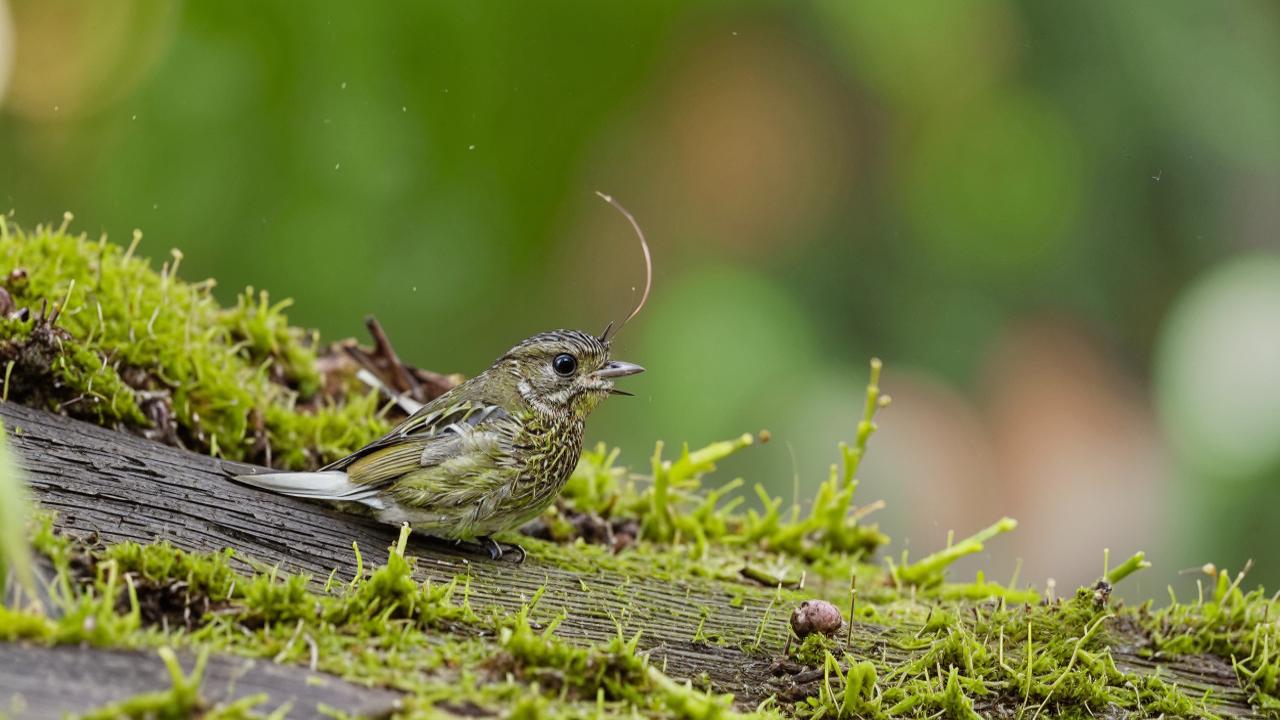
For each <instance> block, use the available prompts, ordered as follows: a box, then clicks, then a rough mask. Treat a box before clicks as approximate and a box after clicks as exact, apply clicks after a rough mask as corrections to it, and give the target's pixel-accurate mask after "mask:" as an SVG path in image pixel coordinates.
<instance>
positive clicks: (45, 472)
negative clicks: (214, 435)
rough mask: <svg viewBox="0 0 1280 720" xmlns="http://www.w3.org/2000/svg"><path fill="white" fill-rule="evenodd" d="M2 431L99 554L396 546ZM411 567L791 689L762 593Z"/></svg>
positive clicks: (1119, 654)
mask: <svg viewBox="0 0 1280 720" xmlns="http://www.w3.org/2000/svg"><path fill="white" fill-rule="evenodd" d="M0 419H2V420H3V422H4V424H5V426H6V427H7V428H8V429H9V431H10V437H11V443H12V445H13V447H14V448H15V449H16V450H17V454H18V456H19V460H20V462H21V464H22V466H23V467H24V469H25V470H26V477H27V480H28V482H29V483H30V484H31V486H32V488H33V491H34V494H35V496H36V498H37V499H38V501H39V502H40V504H41V505H42V506H43V507H45V508H47V509H50V510H55V511H57V513H58V516H57V521H56V525H57V527H58V528H60V529H61V530H63V531H66V532H68V533H72V534H81V535H88V534H90V533H96V534H97V535H98V536H99V537H100V538H101V539H103V540H106V541H119V540H134V541H138V542H151V541H154V540H160V539H163V540H168V541H169V542H171V543H173V544H174V545H176V546H178V547H181V548H184V549H189V550H196V551H216V550H220V549H222V548H225V547H232V548H234V549H235V551H236V554H237V557H239V558H253V559H255V560H258V561H261V562H264V563H267V564H276V563H279V564H280V566H281V567H282V568H284V569H287V570H291V571H301V572H307V573H310V574H312V575H313V576H315V577H317V578H319V579H320V580H321V581H323V579H324V578H326V577H328V575H329V573H330V572H331V571H333V570H334V569H336V570H337V573H338V576H339V577H345V578H350V577H351V576H352V575H353V574H354V572H355V569H356V563H355V557H354V554H353V553H352V550H351V543H352V541H356V542H358V543H359V546H360V548H361V550H362V553H363V554H364V556H365V558H366V565H367V564H368V563H369V562H370V561H371V560H370V559H380V558H382V557H384V555H383V552H384V549H385V548H387V547H389V546H390V545H391V544H392V542H393V541H394V539H395V535H396V530H395V528H391V527H387V526H383V525H380V524H378V523H377V522H376V521H374V520H372V519H368V518H364V517H360V516H353V515H350V514H345V513H342V512H340V511H338V510H336V509H333V508H329V507H327V506H323V505H320V504H316V503H311V502H307V501H305V500H301V499H296V498H290V497H284V496H279V495H274V494H270V493H267V492H265V491H261V490H258V489H255V488H250V487H246V486H242V485H239V484H236V483H234V482H232V481H231V480H229V479H228V476H229V474H231V473H232V472H242V471H244V469H245V468H246V467H248V466H244V465H237V464H232V463H227V462H224V461H220V460H217V459H215V458H210V457H207V456H204V455H198V454H194V453H190V452H185V451H182V450H179V449H176V448H172V447H168V446H165V445H161V444H159V443H155V442H152V441H148V440H145V439H142V438H138V437H135V436H133V435H129V434H125V433H117V432H113V431H111V430H107V429H104V428H100V427H97V426H94V425H90V424H87V423H83V422H80V421H76V420H71V419H68V418H65V417H61V416H58V415H53V414H50V413H46V412H42V411H39V410H33V409H30V408H26V407H23V406H18V405H14V404H11V403H2V402H0ZM407 554H408V555H412V556H414V557H416V558H417V559H418V560H417V569H416V573H417V576H418V578H419V579H420V580H424V579H426V578H432V579H433V581H443V582H447V581H449V580H451V579H452V578H454V577H455V576H457V575H469V576H470V593H471V594H470V599H471V602H472V604H473V605H475V606H477V607H483V606H486V605H490V606H497V607H499V608H502V609H504V610H509V611H516V610H518V609H519V608H520V606H521V605H522V604H523V603H524V602H525V601H526V600H527V599H528V598H530V597H531V596H532V595H533V594H534V593H535V592H537V591H538V589H539V588H542V587H543V586H545V587H546V593H545V595H544V597H543V599H542V600H541V601H540V604H539V608H540V609H542V608H545V609H546V610H548V611H549V612H551V613H554V612H558V611H560V610H564V611H565V613H566V618H565V620H564V621H563V622H562V623H561V625H560V626H559V629H558V634H560V635H561V636H562V637H564V638H566V639H567V640H570V641H582V642H586V641H600V640H606V639H608V638H610V637H612V636H613V635H615V634H616V633H617V627H618V626H617V623H621V624H622V626H623V628H624V630H625V632H627V633H628V634H633V633H635V632H636V631H637V630H640V631H643V635H642V645H643V646H644V647H645V648H647V649H648V650H649V651H650V653H651V657H652V658H653V659H654V661H655V662H656V663H657V664H658V666H659V667H664V668H665V670H666V672H667V673H668V674H670V675H672V676H674V677H676V678H700V679H702V680H704V681H706V682H708V683H709V685H710V688H711V689H713V690H715V691H717V692H731V693H734V695H735V696H736V697H737V699H738V704H739V705H740V706H741V707H754V706H755V704H756V703H758V702H759V701H760V700H762V699H764V698H765V697H767V696H769V695H770V694H774V693H783V692H786V691H787V690H789V689H793V688H792V684H793V682H794V680H793V679H792V678H789V677H783V678H779V677H776V676H775V675H773V674H772V673H771V672H770V671H769V668H770V664H771V657H770V655H771V654H772V655H777V654H778V653H779V651H780V650H781V648H782V646H783V643H784V642H785V637H786V628H785V622H786V613H787V612H789V608H776V609H774V610H773V611H772V613H771V615H770V619H769V622H767V623H765V624H764V625H763V627H762V626H761V620H762V618H764V617H765V616H766V612H767V609H768V608H769V604H770V600H771V598H772V592H771V591H769V590H767V589H765V588H752V587H747V588H745V589H744V588H743V587H742V586H730V585H729V584H728V583H723V582H717V581H713V580H709V579H700V578H674V579H665V580H657V579H652V578H651V579H648V580H646V579H643V578H632V577H628V576H626V575H624V574H622V573H619V572H614V571H610V570H606V569H599V568H596V569H591V570H587V571H574V570H570V569H566V568H562V567H558V566H555V565H550V564H546V563H543V562H539V561H538V560H537V559H536V558H534V557H530V558H529V560H528V561H526V562H525V563H523V564H521V565H516V564H514V563H511V562H509V561H505V560H503V561H497V562H492V561H489V560H487V559H480V558H478V557H476V556H475V555H473V554H472V555H468V554H464V553H460V552H458V551H456V550H455V549H453V548H450V547H449V546H448V545H447V544H442V543H438V542H434V541H430V540H428V539H422V538H420V537H418V536H414V538H413V539H411V542H410V549H409V550H408V552H407ZM239 562H241V563H242V564H243V563H244V561H243V559H242V560H240V561H239ZM244 569H246V570H247V569H249V568H248V566H247V565H245V567H244ZM703 608H709V612H706V614H705V624H704V626H703V632H704V634H707V635H713V636H718V637H719V638H721V639H722V641H723V642H722V644H708V643H702V642H696V643H695V642H694V641H693V637H694V634H695V631H696V628H697V627H698V625H699V623H700V622H703V618H704V611H703V610H702V609H703ZM758 634H760V636H761V642H760V647H761V648H763V649H765V650H766V651H767V650H772V653H770V652H754V653H747V652H744V651H743V650H741V649H739V648H742V647H747V646H750V645H752V644H753V643H754V642H755V639H756V637H757V635H758ZM853 647H854V650H855V653H857V654H863V655H866V656H868V657H871V658H875V659H877V660H880V659H882V658H883V659H884V660H885V661H887V662H889V663H895V662H902V661H906V660H908V659H909V658H910V654H909V653H907V652H906V651H904V650H900V649H898V648H896V647H895V646H894V644H892V643H889V642H886V639H885V628H881V627H877V626H874V625H870V624H864V623H859V624H857V625H855V630H854V635H853ZM4 652H5V650H4V649H3V647H0V654H3V653H4ZM1113 654H1114V656H1115V657H1116V661H1117V664H1118V665H1120V666H1121V667H1122V668H1130V669H1133V670H1134V671H1137V672H1151V671H1154V668H1155V667H1156V666H1157V663H1154V662H1152V661H1151V660H1148V659H1145V658H1142V657H1139V656H1138V655H1137V654H1135V653H1133V652H1130V651H1128V650H1126V649H1125V648H1123V647H1116V648H1113ZM1158 665H1159V667H1160V672H1161V673H1162V676H1163V677H1165V678H1166V679H1168V680H1173V681H1176V682H1178V683H1179V685H1180V686H1182V687H1193V688H1199V689H1212V690H1213V697H1214V698H1215V699H1216V703H1217V707H1216V711H1217V712H1219V713H1221V714H1223V715H1226V716H1230V717H1255V715H1254V714H1253V712H1252V710H1251V709H1250V707H1249V705H1248V703H1247V701H1246V698H1245V696H1244V694H1243V692H1242V691H1241V690H1240V688H1239V686H1238V684H1237V683H1236V681H1235V676H1234V673H1232V671H1231V668H1230V665H1229V664H1228V663H1226V662H1224V661H1222V660H1221V659H1218V658H1192V659H1183V660H1180V661H1178V662H1175V663H1160V664H1158Z"/></svg>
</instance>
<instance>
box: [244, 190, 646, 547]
mask: <svg viewBox="0 0 1280 720" xmlns="http://www.w3.org/2000/svg"><path fill="white" fill-rule="evenodd" d="M596 194H597V195H599V196H600V197H601V198H602V199H603V200H604V201H605V202H607V203H609V204H610V205H612V206H613V207H614V208H615V209H617V210H618V212H620V213H622V215H623V216H624V217H626V219H627V221H628V222H630V223H631V227H632V229H633V230H635V233H636V235H637V237H639V239H640V247H641V249H642V250H643V251H644V262H645V284H644V292H643V293H641V295H640V301H639V302H638V303H637V304H636V307H635V309H634V310H632V311H631V314H630V315H628V316H627V318H626V319H625V320H623V321H622V324H621V325H619V326H618V329H619V330H621V329H622V327H623V326H625V325H626V324H627V323H628V322H630V321H631V319H632V318H634V317H635V316H636V315H638V314H639V313H640V310H641V308H643V307H644V305H645V302H646V301H647V300H648V299H649V290H650V288H651V287H652V286H653V261H652V258H651V257H650V254H649V244H648V242H646V241H645V238H644V232H643V231H642V230H641V229H640V225H639V224H638V223H636V220H635V218H634V217H632V215H631V213H630V212H628V211H627V210H626V208H624V207H622V206H621V205H619V204H618V203H617V202H615V201H614V199H613V198H612V197H610V196H608V195H605V194H604V193H599V192H598V193H596ZM612 329H613V324H612V323H610V325H609V327H608V328H606V329H605V331H604V332H603V333H602V334H601V335H600V337H595V336H593V335H590V334H588V333H584V332H580V331H578V330H554V331H552V332H545V333H540V334H538V335H534V336H533V337H531V338H529V339H527V340H525V341H523V342H521V343H519V344H518V345H516V346H515V347H513V348H511V349H510V350H508V351H507V353H506V354H505V355H503V356H502V357H500V358H498V360H497V362H495V363H494V364H493V365H492V366H491V367H490V368H489V369H488V370H485V371H484V372H482V373H480V374H479V375H476V376H475V377H473V378H471V379H470V380H467V381H466V382H464V383H462V384H461V385H458V386H457V387H455V388H453V389H452V390H450V391H449V392H447V393H445V394H444V395H441V396H440V397H438V398H436V399H435V400H432V401H431V402H430V403H427V404H426V405H424V406H423V407H421V408H420V409H418V410H417V412H414V413H413V414H412V415H410V416H409V417H408V418H406V419H405V420H404V421H403V422H401V423H400V424H399V425H397V426H396V427H395V428H393V429H392V430H391V432H389V433H387V434H386V435H384V436H383V437H381V438H379V439H377V440H374V441H373V442H371V443H369V444H368V445H366V446H364V447H362V448H360V449H359V450H357V451H355V452H354V453H352V454H350V455H348V456H347V457H345V458H343V459H341V460H339V461H337V462H335V463H332V464H330V465H327V466H325V467H323V468H321V469H320V470H318V471H316V472H305V473H266V474H261V475H239V476H237V477H236V480H238V481H240V482H242V483H244V484H246V485H253V486H255V487H259V488H263V489H265V490H270V491H272V492H277V493H282V494H284V495H293V496H295V497H303V498H311V499H314V500H325V501H332V502H337V503H342V504H349V503H354V504H358V505H361V506H364V507H366V508H369V509H372V511H373V513H374V514H375V516H376V517H377V518H378V519H380V520H382V521H383V522H387V523H392V524H395V525H399V524H401V523H408V524H409V525H410V527H413V528H414V529H416V530H421V531H423V532H425V533H427V534H430V535H435V536H438V537H444V538H449V539H454V540H460V541H461V540H472V539H475V540H479V541H480V543H481V545H482V547H483V548H484V549H485V550H486V551H487V552H488V553H489V556H490V557H491V558H493V559H494V560H497V559H498V558H500V557H502V553H503V550H502V546H501V545H500V544H498V543H497V542H496V541H495V540H494V539H493V537H492V536H493V535H494V534H495V533H499V532H503V531H505V530H512V529H515V528H518V527H520V526H521V525H523V524H525V523H526V522H528V521H530V520H532V519H533V518H535V517H537V516H538V515H540V514H542V511H543V510H545V509H546V508H547V506H548V505H550V504H551V503H552V502H553V501H554V500H555V499H556V496H557V495H559V494H560V490H561V489H563V488H564V484H565V482H566V481H567V480H568V479H569V475H570V474H572V473H573V469H574V467H576V466H577V464H578V457H579V455H581V453H582V433H583V428H584V426H585V424H586V420H587V416H588V415H590V414H591V411H592V410H594V409H595V408H596V406H597V405H599V404H600V401H601V400H603V399H604V397H605V396H606V395H630V393H626V392H623V391H621V390H617V389H615V388H614V387H613V381H614V379H616V378H620V377H624V376H627V375H635V374H636V373H640V372H644V368H642V367H640V366H639V365H633V364H632V363H628V362H622V361H621V360H613V359H611V358H610V357H609V343H610V331H611V330H612ZM515 547H516V549H517V550H518V551H519V553H520V558H519V560H518V561H517V562H519V561H523V560H524V549H523V548H521V547H520V546H518V545H517V546H515Z"/></svg>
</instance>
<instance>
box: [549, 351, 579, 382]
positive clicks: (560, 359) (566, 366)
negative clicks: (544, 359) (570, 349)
mask: <svg viewBox="0 0 1280 720" xmlns="http://www.w3.org/2000/svg"><path fill="white" fill-rule="evenodd" d="M551 369H553V370H555V371H556V374H557V375H562V376H564V377H569V376H570V375H572V374H573V371H574V370H577V369H578V359H577V358H575V357H574V356H572V355H570V354H568V353H561V354H559V355H557V356H556V357H555V359H554V360H552V361H551Z"/></svg>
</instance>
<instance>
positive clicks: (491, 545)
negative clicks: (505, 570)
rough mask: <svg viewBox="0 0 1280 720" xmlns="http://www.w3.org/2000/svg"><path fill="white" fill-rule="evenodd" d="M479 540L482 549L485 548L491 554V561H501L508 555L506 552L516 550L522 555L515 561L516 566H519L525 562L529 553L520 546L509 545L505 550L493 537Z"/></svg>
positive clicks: (486, 536)
mask: <svg viewBox="0 0 1280 720" xmlns="http://www.w3.org/2000/svg"><path fill="white" fill-rule="evenodd" d="M478 539H479V541H480V547H481V548H483V549H484V551H485V552H487V553H488V554H489V559H490V560H501V559H502V556H503V555H505V554H506V551H509V550H514V551H516V552H518V553H519V554H520V557H519V558H517V559H516V560H515V564H517V565H519V564H521V563H523V562H524V559H525V557H526V555H527V553H526V552H525V551H524V548H523V547H520V546H519V545H508V546H506V548H505V549H504V548H503V546H502V543H500V542H498V541H497V540H494V539H493V538H492V537H490V536H488V535H485V536H484V537H481V538H478Z"/></svg>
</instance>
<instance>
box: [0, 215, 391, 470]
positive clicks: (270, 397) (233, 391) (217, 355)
mask: <svg viewBox="0 0 1280 720" xmlns="http://www.w3.org/2000/svg"><path fill="white" fill-rule="evenodd" d="M140 238H141V234H140V233H135V236H134V242H133V243H132V244H131V245H130V246H129V247H128V248H121V247H120V246H118V245H114V244H112V243H109V242H107V241H106V238H105V237H104V238H103V239H101V240H99V241H97V242H93V241H90V240H89V239H88V238H87V237H85V236H84V235H78V236H76V235H70V234H68V233H67V231H66V225H65V224H64V225H63V226H62V227H61V228H48V227H38V228H36V230H35V231H34V232H30V233H27V232H24V231H23V230H21V229H20V228H16V227H13V226H12V225H10V224H8V223H7V222H6V221H5V219H3V218H0V290H2V291H3V295H2V296H0V372H3V373H4V378H5V383H4V390H3V392H4V396H5V397H6V398H7V399H9V400H15V401H18V402H23V403H27V404H32V405H38V406H41V407H44V408H46V409H49V410H53V411H57V412H63V413H67V414H70V415H73V416H76V417H80V418H84V419H88V420H91V421H93V422H96V423H99V424H102V425H107V426H112V427H121V428H128V429H132V430H135V431H138V432H142V433H143V434H146V435H147V436H149V437H153V438H155V439H158V440H162V441H165V442H169V443H171V444H177V445H182V446H185V447H188V448H192V449H195V450H199V451H202V452H208V453H212V454H215V455H221V456H224V457H228V458H231V459H235V460H250V461H255V462H259V463H264V464H273V465H276V466H279V467H285V468H297V469H300V468H306V467H314V466H316V465H319V464H322V463H324V462H327V461H329V460H332V459H335V458H337V457H340V456H342V455H344V454H346V453H348V452H350V451H351V450H354V449H355V448H357V447H359V446H360V445H362V444H363V443H365V442H367V441H368V440H370V439H372V438H373V437H376V436H377V435H378V434H380V433H381V432H384V431H385V429H386V423H385V422H383V421H382V420H381V419H380V418H379V417H378V415H377V403H378V400H377V398H376V396H374V395H373V394H371V393H370V392H369V391H368V390H367V389H365V388H362V387H360V386H359V385H358V384H357V383H356V382H355V381H354V380H353V379H347V380H345V381H340V382H337V383H336V384H335V383H322V377H321V375H320V372H319V370H318V369H317V362H316V361H317V339H316V337H315V335H314V334H309V333H305V332H303V331H301V330H298V329H297V328H293V327H290V326H289V324H288V320H287V318H286V317H285V315H284V312H283V311H284V309H285V308H286V307H287V306H288V302H280V303H275V304H272V303H271V302H270V301H269V300H268V298H267V295H266V293H256V294H255V293H254V292H253V291H252V290H247V291H245V293H244V294H243V295H241V296H240V298H239V300H238V302H237V304H236V306H235V307H234V308H229V309H224V308H222V307H220V306H219V305H218V303H217V301H216V300H215V299H214V298H213V296H212V294H211V291H212V288H213V282H212V281H205V282H200V283H188V282H185V281H183V280H180V279H179V278H178V268H179V265H180V263H181V260H182V254H181V253H179V252H177V251H174V252H173V256H172V259H171V261H169V262H165V263H164V264H163V266H162V267H161V268H160V270H159V271H157V270H155V269H154V268H152V267H151V265H150V263H149V262H148V261H147V260H145V259H142V258H139V257H136V256H135V254H134V251H135V249H136V247H137V244H138V241H139V240H140Z"/></svg>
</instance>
